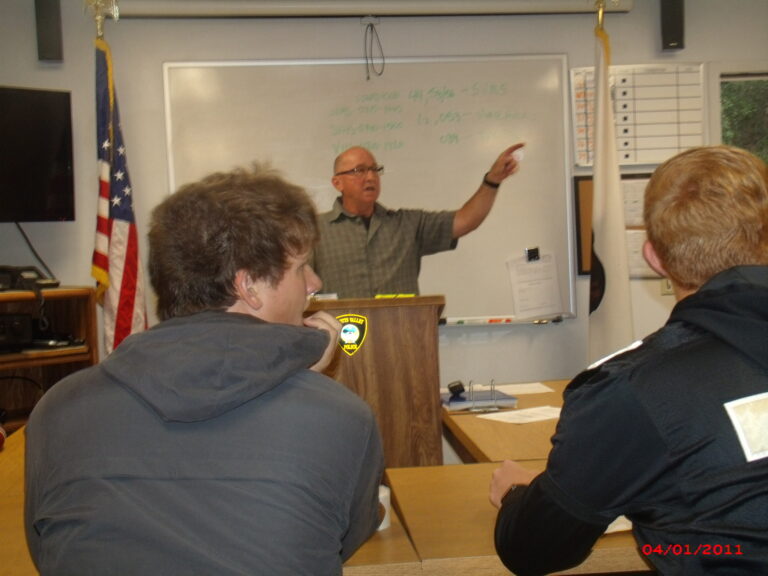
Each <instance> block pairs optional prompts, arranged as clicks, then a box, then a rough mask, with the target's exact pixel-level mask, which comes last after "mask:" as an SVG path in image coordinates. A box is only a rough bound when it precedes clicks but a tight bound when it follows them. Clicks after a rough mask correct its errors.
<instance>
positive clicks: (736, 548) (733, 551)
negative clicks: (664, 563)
mask: <svg viewBox="0 0 768 576" xmlns="http://www.w3.org/2000/svg"><path fill="white" fill-rule="evenodd" d="M640 551H641V552H642V553H643V556H651V555H654V554H656V555H659V556H743V555H744V552H742V551H741V544H698V545H696V546H691V545H690V544H665V545H662V544H657V545H655V546H654V545H653V544H643V546H642V547H641V548H640Z"/></svg>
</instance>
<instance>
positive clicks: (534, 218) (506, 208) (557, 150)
mask: <svg viewBox="0 0 768 576" xmlns="http://www.w3.org/2000/svg"><path fill="white" fill-rule="evenodd" d="M366 76H367V74H366V68H365V61H364V60H362V59H360V60H299V61H281V60H269V61H247V62H246V61H242V62H241V61H238V62H180V63H166V64H165V65H164V79H165V98H166V102H165V105H166V124H167V125H166V134H167V147H168V158H169V178H170V189H171V190H175V189H177V188H178V187H179V186H180V185H182V184H184V183H188V182H191V181H195V180H197V179H199V178H202V177H203V176H205V175H207V174H209V173H210V172H214V171H220V170H229V169H231V168H233V167H235V166H239V165H247V164H250V163H251V162H252V161H254V160H258V161H267V162H270V163H271V164H272V166H273V167H275V168H277V169H279V170H281V171H282V172H283V173H284V175H285V176H286V177H287V178H288V179H289V180H291V181H293V182H295V183H297V184H299V185H301V186H303V187H304V188H305V189H306V190H307V192H308V193H309V194H310V196H311V197H312V198H313V200H314V201H315V203H316V205H317V207H318V210H319V211H321V212H322V211H325V210H328V209H329V208H330V206H331V204H332V203H333V200H334V198H335V197H336V196H337V192H336V190H335V189H334V188H333V186H332V185H331V182H330V180H331V176H332V172H333V161H334V159H335V157H336V156H337V155H338V154H339V152H341V151H342V150H344V149H346V148H347V147H349V146H352V145H362V146H365V147H367V148H369V149H370V150H371V151H372V152H373V153H374V155H375V156H376V159H377V161H378V162H379V164H382V165H384V166H385V173H384V175H383V176H382V192H381V196H380V199H379V201H380V202H381V203H382V204H383V205H384V206H386V207H388V208H423V209H427V210H446V209H451V210H453V209H458V208H459V207H460V206H461V205H462V204H463V203H464V202H465V201H466V200H467V199H468V198H469V197H470V196H471V195H472V194H473V193H474V191H475V190H476V189H477V187H478V185H479V184H480V182H481V180H482V178H483V175H484V174H485V172H486V171H487V170H488V169H489V168H490V166H491V164H492V163H493V161H494V160H495V159H496V157H497V156H498V154H499V153H500V152H501V151H502V150H504V149H505V148H506V147H507V146H509V145H511V144H513V143H515V142H518V141H523V142H525V143H526V147H525V158H524V160H523V162H522V165H521V169H520V171H519V172H518V174H516V175H514V176H512V177H510V178H509V179H508V180H507V181H506V182H505V183H504V184H503V185H502V187H501V189H500V191H499V194H498V197H497V199H496V203H495V205H494V208H493V210H492V211H491V214H490V215H489V217H488V218H487V219H486V221H485V222H484V223H483V224H482V225H481V227H480V228H478V229H477V230H476V231H474V232H473V233H471V234H470V235H468V236H465V237H464V238H462V239H461V240H460V241H459V245H458V247H457V249H456V250H454V251H450V252H445V253H441V254H437V255H433V256H428V257H425V258H424V259H423V260H422V270H421V275H420V291H421V294H444V295H445V297H446V307H445V311H444V313H445V315H446V316H447V317H448V318H449V320H456V319H469V320H477V321H482V320H483V319H487V318H490V317H505V318H514V311H515V304H514V302H513V298H512V294H513V290H512V282H511V279H510V274H509V272H508V269H507V262H508V261H509V260H510V259H514V258H519V257H520V256H522V255H523V253H524V250H525V249H526V248H531V247H538V248H539V250H540V252H541V253H542V254H552V255H553V257H554V258H555V261H556V266H557V277H558V281H559V285H560V296H561V300H562V312H563V315H565V316H570V315H573V314H574V310H575V304H574V301H575V295H574V293H575V287H574V284H575V282H574V276H575V273H574V270H575V266H574V264H573V260H574V258H573V255H574V250H573V249H572V243H573V233H572V223H573V218H572V202H571V193H570V189H571V173H570V163H569V161H568V159H569V158H570V150H569V148H568V146H569V144H568V142H569V128H568V118H569V114H568V86H567V66H566V58H565V56H564V55H552V56H549V55H546V56H545V55H542V56H484V57H451V58H401V59H387V61H386V63H385V64H384V69H383V73H382V74H381V75H380V76H378V75H376V74H371V75H370V78H369V79H367V78H366Z"/></svg>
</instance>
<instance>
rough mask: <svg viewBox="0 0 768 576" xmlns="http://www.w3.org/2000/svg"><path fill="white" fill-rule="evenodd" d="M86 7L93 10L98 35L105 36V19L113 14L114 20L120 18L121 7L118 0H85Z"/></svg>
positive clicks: (99, 36) (98, 36)
mask: <svg viewBox="0 0 768 576" xmlns="http://www.w3.org/2000/svg"><path fill="white" fill-rule="evenodd" d="M85 5H86V7H88V8H90V9H91V10H92V11H93V20H94V21H95V22H96V37H97V38H104V19H105V18H106V17H107V16H111V17H112V20H119V19H120V8H119V7H118V5H117V0H85Z"/></svg>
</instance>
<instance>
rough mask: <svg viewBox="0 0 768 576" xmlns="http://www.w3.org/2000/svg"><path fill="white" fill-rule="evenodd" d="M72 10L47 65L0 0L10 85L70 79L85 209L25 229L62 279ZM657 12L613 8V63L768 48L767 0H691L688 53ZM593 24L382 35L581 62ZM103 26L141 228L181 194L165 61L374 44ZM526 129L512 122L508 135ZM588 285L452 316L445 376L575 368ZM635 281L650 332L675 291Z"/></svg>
mask: <svg viewBox="0 0 768 576" xmlns="http://www.w3.org/2000/svg"><path fill="white" fill-rule="evenodd" d="M726 11H727V17H726V14H725V12H726ZM62 21H63V30H64V61H63V62H62V63H58V64H50V63H41V62H39V61H38V60H37V47H36V36H35V18H34V2H32V1H31V0H3V1H2V2H0V84H3V85H14V86H25V87H35V88H52V89H64V90H70V91H72V96H73V117H74V138H75V174H76V189H77V202H76V210H77V221H76V222H74V223H55V224H26V225H24V228H25V230H26V231H27V232H28V234H29V236H30V237H31V239H32V241H33V243H34V245H35V247H36V249H37V250H38V252H39V253H40V254H41V255H42V257H43V258H44V259H45V261H46V262H47V263H48V265H49V266H50V267H51V268H52V270H53V271H54V273H55V274H56V275H57V276H58V277H59V279H60V280H62V282H63V283H65V284H77V285H90V284H92V279H91V278H90V258H91V251H92V248H93V234H94V226H95V220H96V215H95V211H96V195H97V188H96V182H97V174H96V162H95V155H96V153H95V150H96V142H95V130H96V129H95V118H94V116H95V113H94V106H95V105H94V69H93V68H94V54H93V38H94V36H95V26H94V23H93V20H92V18H91V16H90V14H89V13H85V12H84V11H83V3H82V2H81V1H80V0H62ZM659 21H660V14H659V0H635V3H634V8H633V10H632V11H631V12H630V13H628V14H607V15H606V22H605V25H606V28H607V30H608V32H609V33H610V35H611V37H612V42H613V63H614V64H617V65H620V64H647V63H651V62H705V63H715V62H719V61H729V62H743V61H749V62H753V63H754V61H756V60H763V61H765V60H766V58H768V31H767V29H766V27H765V23H766V22H768V2H765V1H764V0H730V1H724V0H695V2H694V1H690V0H689V2H687V4H686V15H685V29H686V30H685V44H686V48H685V49H684V50H682V51H676V52H662V51H661V50H660V45H661V38H660V36H661V35H660V24H659ZM594 24H595V17H594V16H593V15H590V14H579V15H546V16H481V17H435V18H416V17H408V18H381V20H380V24H379V33H380V37H381V40H382V44H383V48H384V51H385V53H386V54H387V55H388V56H391V57H395V56H446V55H447V56H452V55H485V54H544V53H565V54H567V56H568V64H569V66H570V67H579V66H591V65H592V64H593V62H594V43H593V40H592V29H593V27H594ZM105 37H106V39H107V41H108V42H109V43H110V45H111V47H112V51H113V62H114V68H115V75H116V76H115V78H116V85H117V92H118V95H119V98H120V106H121V114H122V122H123V135H124V137H125V140H126V146H127V150H128V164H129V169H130V172H131V178H132V181H133V188H134V190H135V198H136V199H135V202H136V217H137V220H138V223H139V231H140V233H141V235H142V239H143V238H144V235H145V233H146V225H147V223H148V220H149V212H150V211H151V209H152V208H153V206H154V205H156V204H157V203H158V202H159V201H160V200H161V199H162V198H163V197H164V196H165V195H166V194H168V192H169V191H168V169H167V156H166V148H165V116H164V101H163V77H162V64H163V63H164V62H166V61H188V60H254V59H272V58H280V59H305V58H357V57H361V56H362V47H363V28H362V26H361V25H360V21H359V19H357V18H336V19H249V20H141V19H123V20H120V21H118V22H112V21H107V22H106V24H105ZM514 139H515V135H514V134H511V135H510V141H514ZM490 160H491V159H489V161H490ZM296 162H301V158H296ZM223 168H228V167H223ZM289 175H290V174H289ZM481 176H482V175H481V174H478V179H479V178H480V177H481ZM468 193H469V191H468ZM385 197H386V188H385V190H384V198H385ZM146 257H147V247H146V244H142V258H143V259H144V260H145V261H146ZM0 264H9V265H24V264H37V263H36V262H35V261H34V257H33V256H32V254H31V253H30V252H29V250H28V249H27V247H26V245H25V244H24V242H23V240H22V238H21V236H20V235H19V233H18V231H17V230H16V228H15V227H14V226H13V225H12V224H0ZM577 291H578V309H579V317H578V318H577V319H575V320H567V321H565V322H563V323H562V324H560V325H551V324H550V325H544V326H514V327H506V328H505V327H492V328H483V327H476V326H475V327H462V328H459V327H450V328H448V327H446V328H443V329H442V330H441V335H440V343H441V350H440V353H441V365H442V366H441V376H442V379H443V381H444V382H447V381H450V380H454V379H459V378H460V379H464V380H470V379H474V380H487V379H490V378H494V379H496V381H525V380H534V379H540V378H541V379H549V378H567V377H569V376H571V375H573V374H574V373H575V372H577V371H578V370H579V369H580V368H581V367H582V366H583V364H584V363H585V359H586V326H587V321H586V317H585V315H584V310H585V308H586V302H587V300H586V299H587V280H586V279H585V278H579V280H578V285H577ZM632 293H633V299H634V308H635V313H634V317H635V329H636V332H637V333H638V335H642V334H645V333H647V332H649V331H651V330H653V329H655V328H657V327H658V326H660V325H661V324H662V323H663V321H664V319H665V317H666V315H667V313H668V311H669V309H670V307H671V304H672V303H671V301H670V297H664V298H662V297H661V296H660V295H659V282H658V281H634V282H633V286H632ZM149 305H150V307H152V306H153V302H150V303H149ZM618 321H621V319H618Z"/></svg>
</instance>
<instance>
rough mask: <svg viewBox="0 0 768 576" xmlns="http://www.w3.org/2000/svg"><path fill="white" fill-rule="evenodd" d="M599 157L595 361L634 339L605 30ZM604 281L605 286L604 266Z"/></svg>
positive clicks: (598, 77) (598, 94)
mask: <svg viewBox="0 0 768 576" xmlns="http://www.w3.org/2000/svg"><path fill="white" fill-rule="evenodd" d="M595 36H596V38H597V42H596V60H595V61H596V64H595V123H594V127H595V131H594V134H595V154H594V160H593V164H592V168H593V199H592V232H593V234H594V251H593V253H592V280H593V281H597V283H598V286H592V287H591V289H592V290H595V291H597V290H598V289H602V290H603V294H602V299H601V301H600V303H599V305H598V306H597V308H596V309H595V310H594V311H593V312H592V313H591V314H590V316H589V361H590V363H591V362H594V361H595V360H597V359H599V358H602V357H604V356H607V355H609V354H611V353H612V352H615V351H616V350H619V349H621V348H624V347H625V346H627V345H629V344H630V343H631V342H632V340H633V335H634V329H633V326H632V302H631V296H630V292H629V264H628V259H627V241H626V233H625V228H624V201H623V199H622V196H621V177H620V175H619V164H618V160H617V154H616V130H615V127H614V119H613V106H612V102H611V93H610V80H609V66H610V55H611V48H610V40H609V38H608V34H607V33H606V32H605V30H604V29H603V28H601V27H599V26H598V27H597V28H596V29H595ZM601 264H602V269H603V270H604V272H605V274H604V280H603V282H602V286H600V285H599V284H600V277H599V272H600V265H601Z"/></svg>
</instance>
